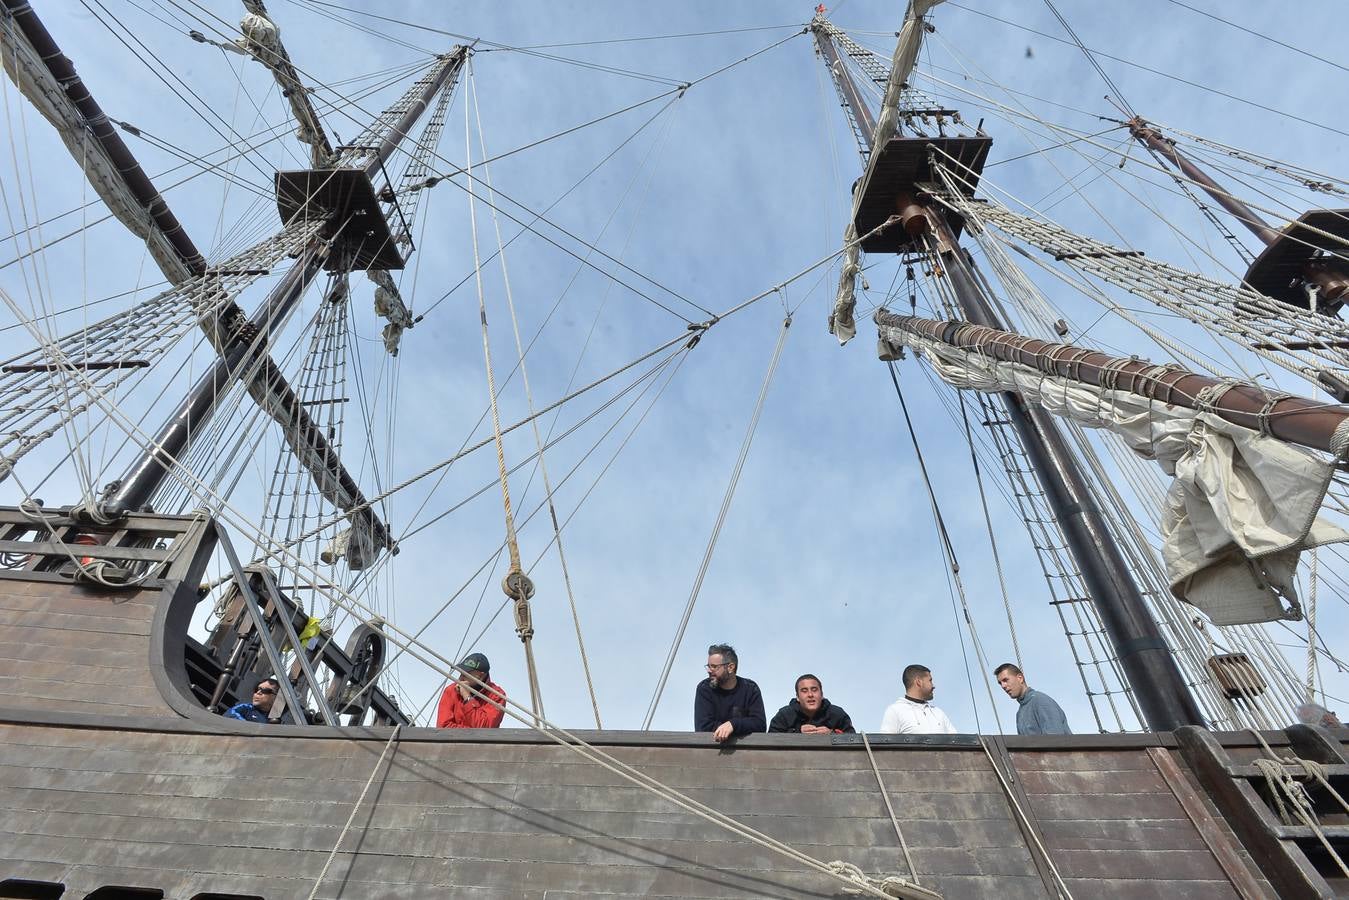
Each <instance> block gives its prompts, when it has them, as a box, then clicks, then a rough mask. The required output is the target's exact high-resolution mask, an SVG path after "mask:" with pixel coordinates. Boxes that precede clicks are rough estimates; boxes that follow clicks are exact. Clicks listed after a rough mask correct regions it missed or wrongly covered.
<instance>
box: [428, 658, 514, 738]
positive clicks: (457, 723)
mask: <svg viewBox="0 0 1349 900" xmlns="http://www.w3.org/2000/svg"><path fill="white" fill-rule="evenodd" d="M459 673H460V674H459V680H458V681H451V682H450V683H449V685H447V686H446V688H445V692H444V693H442V694H441V695H440V708H439V709H438V710H437V711H436V727H437V728H500V727H501V720H502V719H503V718H505V716H506V709H505V707H506V692H505V691H503V690H502V689H501V686H500V685H497V684H494V683H493V682H492V681H491V679H490V678H489V677H488V676H489V675H490V673H491V664H490V663H488V662H487V657H486V656H483V655H482V654H481V653H470V654H469V655H468V656H465V657H464V661H463V662H461V663H460V664H459Z"/></svg>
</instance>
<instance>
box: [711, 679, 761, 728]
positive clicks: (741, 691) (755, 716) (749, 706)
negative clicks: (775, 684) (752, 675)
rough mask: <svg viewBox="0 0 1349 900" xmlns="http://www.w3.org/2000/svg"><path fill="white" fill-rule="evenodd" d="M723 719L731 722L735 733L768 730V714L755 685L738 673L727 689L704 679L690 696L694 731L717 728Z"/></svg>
mask: <svg viewBox="0 0 1349 900" xmlns="http://www.w3.org/2000/svg"><path fill="white" fill-rule="evenodd" d="M722 722H730V723H731V728H732V729H733V730H734V733H735V734H736V735H737V736H738V735H742V734H752V733H753V732H756V731H765V730H767V728H768V717H767V716H766V715H764V711H763V695H762V694H760V693H759V686H758V685H757V684H755V683H754V682H752V681H750V680H749V679H748V678H742V677H741V676H739V675H737V676H736V678H735V687H733V688H731V689H730V690H729V691H726V690H722V689H721V688H718V687H713V686H712V682H711V681H709V680H708V679H706V678H704V679H703V680H702V681H700V682H698V690H697V692H696V693H695V694H694V695H693V730H694V731H716V730H717V727H718V726H720V725H721V723H722Z"/></svg>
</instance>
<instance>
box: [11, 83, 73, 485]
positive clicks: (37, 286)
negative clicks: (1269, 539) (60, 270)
mask: <svg viewBox="0 0 1349 900" xmlns="http://www.w3.org/2000/svg"><path fill="white" fill-rule="evenodd" d="M3 97H4V110H5V122H6V124H7V125H8V126H9V127H8V128H7V129H6V131H7V133H8V136H9V150H10V157H11V159H12V161H13V164H14V170H15V174H16V182H17V187H18V191H19V198H18V199H19V211H20V215H21V216H22V217H23V220H24V223H25V225H26V224H27V223H28V222H29V215H28V205H29V204H28V197H29V195H31V197H32V200H33V213H34V215H35V216H36V215H37V214H38V212H37V183H36V180H35V178H34V176H33V160H32V156H31V155H30V154H25V155H24V161H25V163H26V168H27V174H28V190H27V191H25V190H24V187H23V176H22V174H21V171H20V169H21V167H20V163H19V150H18V145H17V142H16V140H15V129H14V127H13V115H12V112H11V109H10V104H9V92H8V91H4V92H3ZM18 112H19V131H20V133H21V134H22V136H23V140H24V142H25V144H24V145H25V148H27V146H28V145H27V139H28V120H27V116H26V115H25V107H24V106H23V105H20V106H19V110H18ZM0 200H3V204H4V207H5V214H6V217H7V219H8V220H9V223H10V226H11V228H13V224H14V222H13V211H12V209H11V208H10V202H9V192H8V191H6V190H5V189H4V185H3V184H2V183H0ZM25 232H27V229H26V230H25ZM25 237H29V236H28V234H27V233H25ZM37 237H38V240H41V239H42V232H41V230H39V231H38V233H37ZM18 243H19V242H18V240H17V238H16V239H15V244H16V245H17V244H18ZM28 243H29V244H30V246H31V244H32V240H31V237H29V239H28ZM39 264H40V266H41V272H39ZM21 273H22V275H23V280H24V286H25V287H26V288H27V289H28V292H29V295H30V300H32V299H34V295H35V299H36V302H37V303H38V304H40V306H41V308H42V311H43V313H44V318H43V320H42V321H43V322H44V324H50V323H51V320H50V318H47V315H49V314H50V312H51V303H50V300H49V299H48V295H49V294H50V285H51V273H50V271H49V270H48V266H47V259H46V257H45V256H43V257H41V258H40V259H39V260H37V261H35V262H34V263H33V265H32V283H31V284H30V283H29V272H28V270H27V268H23V269H21ZM44 280H45V285H46V286H45V288H44ZM4 299H5V302H6V303H8V304H9V305H10V306H11V309H13V310H14V312H15V318H18V319H24V318H25V316H24V315H23V314H22V313H21V312H20V311H19V309H18V304H17V303H15V302H14V301H13V300H12V299H11V298H10V297H9V295H8V294H5V298H4ZM34 312H36V310H34ZM26 327H27V329H28V331H29V332H30V333H32V334H35V335H40V334H42V330H41V329H40V328H39V327H38V326H37V324H36V320H33V319H29V321H28V323H27V325H26ZM51 330H52V329H48V333H47V334H45V337H46V341H45V342H44V341H42V340H41V338H39V342H40V343H41V344H42V346H43V347H44V348H47V347H50V346H51V344H53V343H54V342H55V341H54V337H53V335H52V334H51V333H50V331H51ZM48 356H49V358H50V359H51V361H52V362H54V363H56V362H59V361H60V360H61V357H60V356H58V355H56V354H52V353H51V352H50V351H48ZM60 390H61V392H62V393H63V394H64V395H65V401H66V406H67V407H73V406H74V405H75V404H74V402H73V400H72V398H71V396H70V386H69V384H68V383H67V382H66V381H65V380H64V379H63V380H61V381H60ZM61 431H62V435H63V437H64V438H65V440H66V444H67V447H68V448H69V450H70V454H69V456H68V458H70V459H73V461H74V463H75V469H76V477H77V479H78V480H79V482H80V491H81V496H82V497H83V498H84V499H86V500H87V499H90V498H92V496H93V490H94V486H93V482H92V476H91V475H90V473H89V472H88V471H87V468H88V467H87V465H86V461H85V459H84V457H83V456H82V455H79V454H77V453H76V449H75V448H76V446H77V445H78V444H79V443H81V442H80V441H79V440H78V434H77V426H75V425H74V423H73V421H72V418H64V417H63V419H62V422H61Z"/></svg>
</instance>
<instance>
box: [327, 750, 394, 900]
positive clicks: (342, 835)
mask: <svg viewBox="0 0 1349 900" xmlns="http://www.w3.org/2000/svg"><path fill="white" fill-rule="evenodd" d="M402 730H403V726H402V725H395V726H394V729H393V733H392V734H390V735H389V739H388V740H387V741H385V742H384V749H383V750H381V751H380V754H379V759H377V760H375V768H374V769H372V770H371V772H370V777H369V778H367V779H366V780H365V787H363V788H361V795H360V796H359V797H357V798H356V804H355V805H354V806H352V807H351V814H350V815H349V816H347V822H346V824H345V825H343V826H342V831H341V832H339V833H338V835H337V843H335V844H333V849H332V850H331V851H329V853H328V859H327V860H326V861H324V863H323V868H322V869H320V870H319V877H318V878H315V879H314V887H313V888H312V889H311V890H310V891H309V900H314V898H315V897H317V896H318V893H319V885H321V884H323V879H324V877H325V876H327V874H328V868H329V867H330V866H331V865H332V864H333V860H334V859H336V858H337V851H338V849H339V848H340V847H341V846H342V841H343V839H344V838H346V836H347V832H348V831H350V830H351V823H352V822H354V821H356V813H357V812H359V811H360V809H361V804H363V803H365V795H366V794H368V793H370V785H372V784H374V783H375V776H376V775H378V774H379V770H380V766H382V765H383V764H384V757H386V756H388V755H389V748H390V747H392V746H393V745H394V743H395V742H396V741H397V740H398V735H399V733H400V732H401V731H402Z"/></svg>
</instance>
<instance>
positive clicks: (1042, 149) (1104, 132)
mask: <svg viewBox="0 0 1349 900" xmlns="http://www.w3.org/2000/svg"><path fill="white" fill-rule="evenodd" d="M1126 127H1128V126H1126V125H1112V126H1110V127H1109V128H1105V129H1102V130H1101V131H1097V132H1095V133H1094V134H1088V135H1083V136H1082V137H1075V138H1069V139H1068V140H1066V141H1060V142H1059V143H1057V144H1050V145H1049V146H1048V147H1040V148H1039V149H1037V150H1031V151H1030V152H1029V153H1020V154H1017V155H1016V156H1009V157H1008V158H1007V159H1000V160H998V161H997V162H991V163H987V164H986V165H985V166H984V171H988V170H989V169H991V168H993V167H994V166H1000V165H1002V164H1003V163H1009V162H1016V161H1017V160H1019V159H1025V158H1026V157H1028V156H1039V155H1041V154H1042V153H1047V152H1048V151H1050V150H1058V149H1059V148H1061V147H1068V146H1071V145H1073V144H1076V143H1077V142H1078V141H1082V140H1086V139H1088V138H1098V137H1104V136H1105V135H1107V134H1109V133H1110V132H1112V131H1118V130H1119V129H1121V128H1126Z"/></svg>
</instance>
